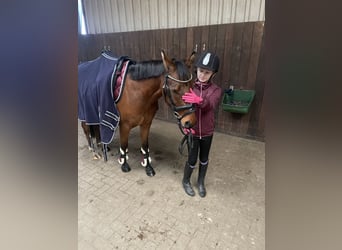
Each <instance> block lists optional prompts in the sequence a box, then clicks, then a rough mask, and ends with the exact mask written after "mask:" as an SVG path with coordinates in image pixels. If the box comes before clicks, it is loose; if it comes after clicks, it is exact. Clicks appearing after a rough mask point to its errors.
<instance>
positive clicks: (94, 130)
mask: <svg viewBox="0 0 342 250" xmlns="http://www.w3.org/2000/svg"><path fill="white" fill-rule="evenodd" d="M90 132H91V142H92V144H93V145H94V146H93V148H94V159H101V158H102V155H101V151H102V143H101V137H100V126H99V125H91V128H90ZM93 138H95V140H96V143H93Z"/></svg>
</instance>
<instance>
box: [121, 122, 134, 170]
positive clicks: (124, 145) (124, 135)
mask: <svg viewBox="0 0 342 250" xmlns="http://www.w3.org/2000/svg"><path fill="white" fill-rule="evenodd" d="M130 130H131V128H130V127H129V126H127V125H126V126H125V125H123V123H120V157H119V159H118V162H119V163H120V164H121V170H122V171H123V172H129V171H131V167H130V166H129V165H128V163H127V160H128V136H129V132H130Z"/></svg>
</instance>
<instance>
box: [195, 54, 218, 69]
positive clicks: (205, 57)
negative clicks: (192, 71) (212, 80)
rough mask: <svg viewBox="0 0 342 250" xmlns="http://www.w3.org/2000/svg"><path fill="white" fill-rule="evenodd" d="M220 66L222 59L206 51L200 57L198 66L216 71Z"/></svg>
mask: <svg viewBox="0 0 342 250" xmlns="http://www.w3.org/2000/svg"><path fill="white" fill-rule="evenodd" d="M219 66H220V59H219V58H218V56H217V55H215V54H214V53H211V52H204V53H202V54H201V55H200V57H199V58H198V61H197V63H196V67H199V68H204V69H208V70H211V71H213V72H214V73H216V72H217V71H218V69H219Z"/></svg>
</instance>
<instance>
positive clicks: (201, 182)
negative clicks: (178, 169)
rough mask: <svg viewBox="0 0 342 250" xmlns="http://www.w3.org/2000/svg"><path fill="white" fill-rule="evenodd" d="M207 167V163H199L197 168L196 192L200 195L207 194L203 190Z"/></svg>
mask: <svg viewBox="0 0 342 250" xmlns="http://www.w3.org/2000/svg"><path fill="white" fill-rule="evenodd" d="M207 168H208V164H207V165H202V164H200V165H199V169H198V182H197V184H198V194H199V195H200V196H201V197H204V196H205V195H206V194H207V191H206V190H205V186H204V179H205V175H206V173H207Z"/></svg>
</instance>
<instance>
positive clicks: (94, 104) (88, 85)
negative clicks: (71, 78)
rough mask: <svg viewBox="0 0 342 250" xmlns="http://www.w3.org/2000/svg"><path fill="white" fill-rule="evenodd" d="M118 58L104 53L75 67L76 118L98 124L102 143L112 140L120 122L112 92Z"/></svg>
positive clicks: (90, 123) (89, 123)
mask: <svg viewBox="0 0 342 250" xmlns="http://www.w3.org/2000/svg"><path fill="white" fill-rule="evenodd" d="M120 59H121V58H116V57H114V56H113V55H112V54H111V53H109V52H104V53H102V54H101V55H100V56H99V57H98V58H96V59H94V60H92V61H88V62H83V63H81V64H79V66H78V119H79V120H80V121H83V122H85V123H86V124H88V125H99V126H100V135H101V142H102V143H104V144H109V143H111V141H112V140H113V138H114V135H115V131H116V129H117V127H118V125H119V121H120V115H119V112H118V110H117V109H116V105H115V101H114V93H113V91H114V86H113V84H115V80H114V78H115V72H116V67H117V63H118V61H119V60H120Z"/></svg>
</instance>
